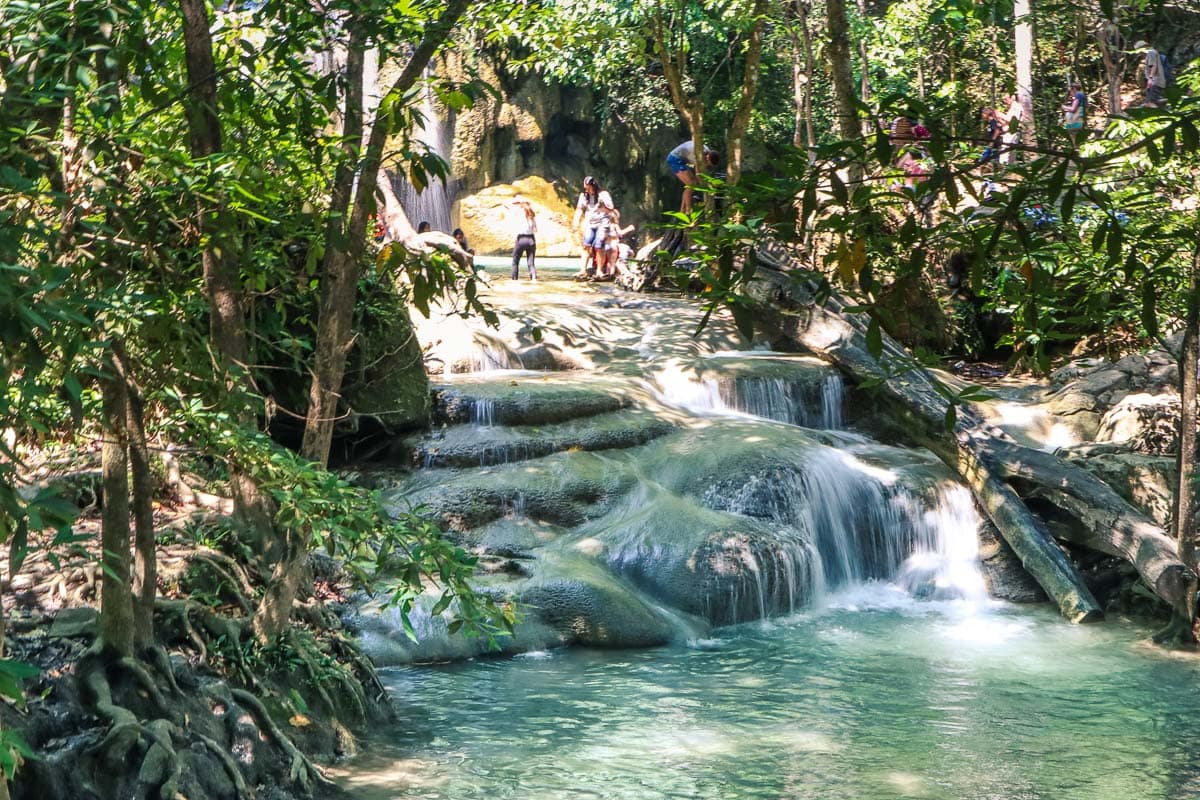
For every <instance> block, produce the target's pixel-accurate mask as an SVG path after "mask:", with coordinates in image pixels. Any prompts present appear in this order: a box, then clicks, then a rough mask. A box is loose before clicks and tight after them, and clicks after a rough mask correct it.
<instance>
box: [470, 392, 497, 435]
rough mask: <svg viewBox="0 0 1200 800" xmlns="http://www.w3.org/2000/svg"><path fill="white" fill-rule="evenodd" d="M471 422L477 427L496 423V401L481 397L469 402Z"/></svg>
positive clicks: (485, 426)
mask: <svg viewBox="0 0 1200 800" xmlns="http://www.w3.org/2000/svg"><path fill="white" fill-rule="evenodd" d="M471 424H472V425H474V426H475V427H477V428H491V427H494V426H495V424H496V401H495V399H494V398H491V397H481V398H479V399H477V400H475V402H473V403H471Z"/></svg>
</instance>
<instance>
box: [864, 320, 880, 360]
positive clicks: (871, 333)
mask: <svg viewBox="0 0 1200 800" xmlns="http://www.w3.org/2000/svg"><path fill="white" fill-rule="evenodd" d="M867 352H868V353H870V354H871V357H872V358H874V359H875V360H876V361H878V360H879V357H880V356H882V355H883V331H882V330H881V329H880V327H879V320H877V319H876V318H875V317H871V322H870V323H869V324H868V325H867Z"/></svg>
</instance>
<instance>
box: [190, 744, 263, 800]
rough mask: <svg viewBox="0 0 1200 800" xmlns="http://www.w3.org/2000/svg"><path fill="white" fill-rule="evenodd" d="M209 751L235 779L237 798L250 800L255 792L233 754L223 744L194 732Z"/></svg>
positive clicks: (230, 777)
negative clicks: (248, 784) (243, 775)
mask: <svg viewBox="0 0 1200 800" xmlns="http://www.w3.org/2000/svg"><path fill="white" fill-rule="evenodd" d="M192 735H193V736H194V737H195V738H196V739H197V740H198V741H199V742H200V743H201V744H202V745H204V747H205V749H207V750H208V752H210V753H212V754H213V757H214V758H216V759H217V760H218V761H220V762H221V766H222V767H224V768H225V772H226V773H227V774H228V775H229V779H230V780H231V781H233V788H234V791H236V792H237V800H250V798H252V797H253V796H254V794H253V793H252V792H251V791H250V787H249V786H247V785H246V779H245V778H243V777H242V771H241V770H240V769H238V765H237V762H236V761H234V760H233V756H231V755H229V752H228V751H227V750H226V749H225V748H224V747H221V745H220V744H219V743H217V742H215V741H213V740H212V739H210V738H208V737H207V736H205V735H204V734H202V733H198V732H196V733H193V734H192Z"/></svg>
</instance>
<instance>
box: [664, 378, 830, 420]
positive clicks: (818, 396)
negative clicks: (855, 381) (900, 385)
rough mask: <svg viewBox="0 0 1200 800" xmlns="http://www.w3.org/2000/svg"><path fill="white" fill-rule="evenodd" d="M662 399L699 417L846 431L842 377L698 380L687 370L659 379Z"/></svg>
mask: <svg viewBox="0 0 1200 800" xmlns="http://www.w3.org/2000/svg"><path fill="white" fill-rule="evenodd" d="M655 380H656V383H657V384H658V387H659V391H658V395H659V398H660V399H661V400H662V401H663V402H665V403H667V404H668V405H673V406H679V407H681V408H685V409H687V410H689V411H692V412H695V413H699V414H746V415H750V416H754V417H762V418H763V419H770V420H774V421H776V422H786V423H787V424H789V425H800V426H802V427H806V428H820V429H825V430H840V429H841V428H842V427H843V421H842V404H843V402H844V396H843V395H844V391H843V383H842V377H841V375H838V374H836V373H834V374H830V375H827V376H825V377H824V378H823V379H821V381H820V383H819V384H818V383H815V382H813V381H801V380H795V379H789V378H759V377H741V376H739V377H733V378H710V377H704V378H697V377H696V376H695V375H693V374H690V373H688V372H687V371H685V370H678V369H677V370H664V371H663V372H660V373H658V374H657V375H656V376H655Z"/></svg>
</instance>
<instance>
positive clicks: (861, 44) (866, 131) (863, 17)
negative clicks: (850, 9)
mask: <svg viewBox="0 0 1200 800" xmlns="http://www.w3.org/2000/svg"><path fill="white" fill-rule="evenodd" d="M868 19H870V18H869V17H868V16H867V0H858V21H859V24H860V25H862V26H863V27H864V28H866V27H867V21H868ZM858 60H859V62H860V64H861V65H862V66H861V70H860V74H859V99H860V100H862V102H863V105H866V104H867V102H868V101H869V100H870V99H871V60H870V54H869V53H868V52H867V37H866V36H865V35H864V36H861V37H860V38H859V40H858ZM871 127H872V126H871V120H869V119H867V118H866V117H863V119H862V135H863V136H869V135H870V133H871Z"/></svg>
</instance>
